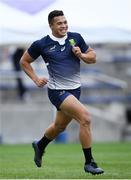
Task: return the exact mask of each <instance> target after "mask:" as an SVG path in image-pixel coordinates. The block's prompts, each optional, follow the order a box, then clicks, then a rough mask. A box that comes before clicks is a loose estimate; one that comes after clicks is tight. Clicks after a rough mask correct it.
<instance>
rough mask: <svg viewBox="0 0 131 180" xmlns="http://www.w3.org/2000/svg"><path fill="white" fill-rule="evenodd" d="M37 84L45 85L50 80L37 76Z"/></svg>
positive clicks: (39, 85)
mask: <svg viewBox="0 0 131 180" xmlns="http://www.w3.org/2000/svg"><path fill="white" fill-rule="evenodd" d="M34 82H35V84H36V85H37V86H38V87H43V86H45V85H46V84H47V82H48V79H47V78H44V77H43V78H36V79H35V80H34Z"/></svg>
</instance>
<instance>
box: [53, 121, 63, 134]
mask: <svg viewBox="0 0 131 180" xmlns="http://www.w3.org/2000/svg"><path fill="white" fill-rule="evenodd" d="M54 127H55V130H56V131H57V132H59V133H61V132H63V131H64V130H65V129H66V127H65V126H64V125H61V124H59V123H54Z"/></svg>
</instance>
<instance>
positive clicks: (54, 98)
mask: <svg viewBox="0 0 131 180" xmlns="http://www.w3.org/2000/svg"><path fill="white" fill-rule="evenodd" d="M80 94H81V88H80V87H79V88H77V89H69V90H63V89H60V90H55V89H49V88H48V97H49V99H50V101H51V103H52V104H53V105H54V106H55V107H56V109H57V110H60V109H59V107H60V105H61V103H62V102H63V101H64V100H65V98H66V97H67V96H69V95H73V96H75V97H76V98H77V99H79V98H80Z"/></svg>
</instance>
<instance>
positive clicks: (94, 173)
mask: <svg viewBox="0 0 131 180" xmlns="http://www.w3.org/2000/svg"><path fill="white" fill-rule="evenodd" d="M85 172H86V173H90V174H92V175H99V174H103V173H104V171H101V172H90V171H85Z"/></svg>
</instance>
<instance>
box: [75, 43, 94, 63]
mask: <svg viewBox="0 0 131 180" xmlns="http://www.w3.org/2000/svg"><path fill="white" fill-rule="evenodd" d="M72 51H73V53H74V54H75V55H76V56H77V57H78V58H80V59H81V60H83V61H84V62H85V63H87V64H93V63H96V53H95V51H94V50H93V49H92V48H88V50H87V51H86V52H85V53H82V52H81V50H80V48H79V47H78V46H77V47H75V46H74V47H72Z"/></svg>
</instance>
